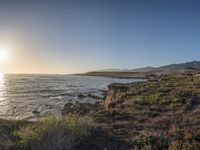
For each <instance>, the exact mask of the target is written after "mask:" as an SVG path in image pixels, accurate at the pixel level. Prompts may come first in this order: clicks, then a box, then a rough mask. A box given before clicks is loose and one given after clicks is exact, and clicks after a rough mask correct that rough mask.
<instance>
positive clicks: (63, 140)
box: [15, 115, 94, 150]
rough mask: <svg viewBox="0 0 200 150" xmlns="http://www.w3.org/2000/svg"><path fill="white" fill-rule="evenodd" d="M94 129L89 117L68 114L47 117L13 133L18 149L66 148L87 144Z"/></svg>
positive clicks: (44, 149)
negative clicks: (61, 116) (16, 139)
mask: <svg viewBox="0 0 200 150" xmlns="http://www.w3.org/2000/svg"><path fill="white" fill-rule="evenodd" d="M93 129H94V124H93V122H92V120H91V119H89V118H83V117H79V116H77V115H68V116H67V117H63V118H55V117H48V118H45V119H43V120H41V121H39V122H36V123H34V124H33V125H30V126H27V127H25V128H22V129H21V130H19V131H17V132H16V133H15V135H16V136H18V138H19V139H20V140H19V143H18V146H17V147H18V148H19V149H25V150H26V149H28V150H68V149H74V148H78V147H82V148H83V149H84V148H86V147H87V146H88V145H89V142H90V137H91V135H92V131H93Z"/></svg>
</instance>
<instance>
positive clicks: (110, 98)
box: [103, 83, 130, 109]
mask: <svg viewBox="0 0 200 150" xmlns="http://www.w3.org/2000/svg"><path fill="white" fill-rule="evenodd" d="M129 90H130V88H129V86H128V84H118V83H114V84H111V85H109V86H108V92H107V95H106V99H105V101H104V102H103V107H104V108H105V109H108V108H109V107H115V106H116V105H117V104H119V103H120V102H121V100H123V99H124V98H125V96H126V95H127V93H129Z"/></svg>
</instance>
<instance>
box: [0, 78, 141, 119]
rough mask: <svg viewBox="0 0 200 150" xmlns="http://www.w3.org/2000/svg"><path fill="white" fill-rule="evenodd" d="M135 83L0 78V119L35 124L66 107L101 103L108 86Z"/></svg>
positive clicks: (90, 79) (132, 80)
mask: <svg viewBox="0 0 200 150" xmlns="http://www.w3.org/2000/svg"><path fill="white" fill-rule="evenodd" d="M137 81H141V80H139V79H118V78H106V77H92V76H77V75H14V74H13V75H1V76H0V118H3V119H15V120H19V119H24V120H35V119H36V118H37V117H38V116H39V117H44V116H50V115H60V114H61V111H62V109H63V107H64V105H65V104H66V103H76V102H80V103H83V102H87V103H95V102H97V101H98V102H102V100H103V97H104V93H105V90H107V86H108V85H109V84H111V83H131V82H137ZM38 114H39V115H38Z"/></svg>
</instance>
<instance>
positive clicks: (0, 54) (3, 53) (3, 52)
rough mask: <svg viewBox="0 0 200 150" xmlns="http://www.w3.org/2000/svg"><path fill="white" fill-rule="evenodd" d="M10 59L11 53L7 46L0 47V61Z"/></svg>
mask: <svg viewBox="0 0 200 150" xmlns="http://www.w3.org/2000/svg"><path fill="white" fill-rule="evenodd" d="M8 59H9V53H8V50H7V49H6V48H1V47H0V63H6V62H7V61H8Z"/></svg>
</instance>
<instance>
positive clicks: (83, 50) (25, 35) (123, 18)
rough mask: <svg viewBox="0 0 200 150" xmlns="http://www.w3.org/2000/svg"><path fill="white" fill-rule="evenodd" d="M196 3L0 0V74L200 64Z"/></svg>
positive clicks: (199, 13)
mask: <svg viewBox="0 0 200 150" xmlns="http://www.w3.org/2000/svg"><path fill="white" fill-rule="evenodd" d="M199 4H200V2H199V1H197V0H191V1H187V0H168V1H160V0H152V1H148V0H143V1H141V0H132V1H131V0H127V1H121V0H99V1H97V0H85V1H81V0H76V1H74V0H66V1H62V0H61V1H51V0H49V1H47V0H43V1H41V0H34V1H24V0H18V1H11V0H1V1H0V55H1V56H0V72H2V73H13V74H18V73H20V74H73V73H84V72H88V71H95V70H102V69H110V68H113V69H134V68H141V67H147V66H152V67H159V66H163V65H168V64H174V63H183V62H189V61H194V60H197V61H198V60H199V56H200V50H199V49H200V43H199V35H200V30H199V26H200V10H199ZM2 49H3V50H4V51H5V52H1V50H2Z"/></svg>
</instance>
